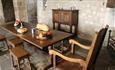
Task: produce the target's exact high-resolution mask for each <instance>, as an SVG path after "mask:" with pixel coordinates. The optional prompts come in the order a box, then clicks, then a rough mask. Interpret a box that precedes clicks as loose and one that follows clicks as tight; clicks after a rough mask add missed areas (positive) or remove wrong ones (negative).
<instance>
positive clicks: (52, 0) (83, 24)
mask: <svg viewBox="0 0 115 70" xmlns="http://www.w3.org/2000/svg"><path fill="white" fill-rule="evenodd" d="M105 4H106V0H83V1H79V0H47V3H46V6H47V7H46V9H45V10H44V9H43V5H42V0H38V6H37V7H38V8H37V9H38V10H37V11H38V12H37V13H38V22H45V23H47V24H49V25H50V26H51V27H52V9H57V8H63V9H78V10H79V24H78V29H79V32H80V34H81V36H82V37H85V38H87V39H90V38H91V37H90V36H91V35H92V34H93V33H94V31H95V30H99V29H100V28H101V27H102V26H105V25H106V24H110V23H108V21H107V20H105V19H106V17H105V16H106V14H107V13H108V11H107V9H106V6H105ZM108 20H111V19H108ZM112 21H113V20H112ZM111 25H113V24H111Z"/></svg>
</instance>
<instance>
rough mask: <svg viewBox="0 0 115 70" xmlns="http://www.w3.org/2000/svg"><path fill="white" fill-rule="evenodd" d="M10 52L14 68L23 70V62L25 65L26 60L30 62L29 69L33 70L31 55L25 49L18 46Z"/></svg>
mask: <svg viewBox="0 0 115 70" xmlns="http://www.w3.org/2000/svg"><path fill="white" fill-rule="evenodd" d="M9 51H10V56H11V59H12V64H13V67H15V68H16V70H21V65H22V63H21V61H23V64H24V61H25V59H27V60H28V65H29V69H30V70H31V65H30V59H29V56H30V54H29V53H28V52H27V51H26V50H25V49H23V48H22V47H21V46H17V47H14V48H11V49H9ZM25 62H26V61H25Z"/></svg>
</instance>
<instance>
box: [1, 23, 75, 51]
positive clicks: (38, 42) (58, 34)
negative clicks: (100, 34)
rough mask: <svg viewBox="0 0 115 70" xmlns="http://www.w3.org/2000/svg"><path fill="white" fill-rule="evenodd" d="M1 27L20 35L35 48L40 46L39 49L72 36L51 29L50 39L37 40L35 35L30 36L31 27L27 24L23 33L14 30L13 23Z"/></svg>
mask: <svg viewBox="0 0 115 70" xmlns="http://www.w3.org/2000/svg"><path fill="white" fill-rule="evenodd" d="M25 27H26V26H25ZM2 28H3V29H5V30H7V31H8V32H10V33H12V34H13V35H15V36H18V37H20V38H21V39H23V40H24V41H27V42H28V43H30V44H32V45H34V46H36V47H37V48H40V49H44V48H45V47H48V46H52V45H53V44H55V43H57V42H59V41H62V40H64V39H67V38H69V37H71V36H73V34H70V33H67V32H62V31H58V30H53V31H52V39H48V40H39V39H36V38H35V37H32V33H31V29H32V27H29V26H28V27H27V28H28V31H27V32H26V33H24V34H19V33H18V32H17V31H16V28H15V27H14V26H13V24H7V25H3V26H2Z"/></svg>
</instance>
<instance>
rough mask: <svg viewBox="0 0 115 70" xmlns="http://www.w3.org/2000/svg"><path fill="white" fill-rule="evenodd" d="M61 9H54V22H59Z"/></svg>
mask: <svg viewBox="0 0 115 70" xmlns="http://www.w3.org/2000/svg"><path fill="white" fill-rule="evenodd" d="M59 13H60V12H59V11H54V12H53V22H59V21H60V15H59Z"/></svg>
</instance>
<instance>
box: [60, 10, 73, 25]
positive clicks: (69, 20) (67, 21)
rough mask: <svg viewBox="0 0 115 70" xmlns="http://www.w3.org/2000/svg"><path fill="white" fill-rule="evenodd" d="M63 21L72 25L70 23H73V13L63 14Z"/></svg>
mask: <svg viewBox="0 0 115 70" xmlns="http://www.w3.org/2000/svg"><path fill="white" fill-rule="evenodd" d="M61 21H62V23H64V24H70V22H71V12H62V13H61Z"/></svg>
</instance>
